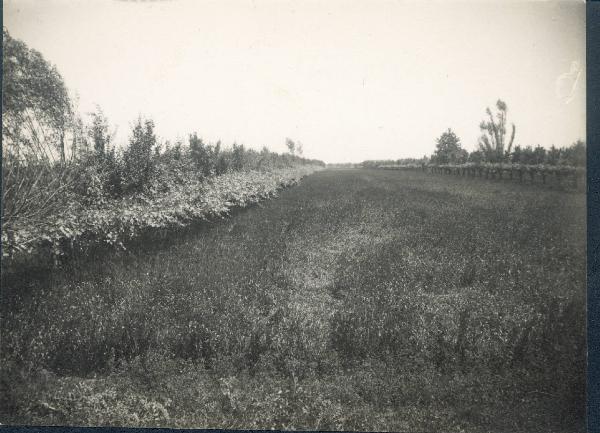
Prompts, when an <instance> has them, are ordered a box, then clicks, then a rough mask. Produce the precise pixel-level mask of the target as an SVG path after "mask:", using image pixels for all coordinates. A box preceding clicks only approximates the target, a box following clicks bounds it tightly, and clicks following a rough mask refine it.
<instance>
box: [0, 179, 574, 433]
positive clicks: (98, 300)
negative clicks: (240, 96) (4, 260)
mask: <svg viewBox="0 0 600 433" xmlns="http://www.w3.org/2000/svg"><path fill="white" fill-rule="evenodd" d="M23 284H25V283H23ZM31 284H38V285H39V286H40V287H38V289H37V291H31V290H29V291H27V293H29V295H27V296H28V297H27V298H26V299H25V297H24V298H23V299H22V300H20V301H15V302H16V303H14V304H11V305H12V307H11V311H9V312H4V316H5V318H4V319H3V327H5V328H6V329H7V330H9V331H10V332H7V335H10V341H7V342H6V343H5V347H6V348H7V351H6V352H7V353H9V355H6V356H5V358H6V360H7V365H8V367H6V368H7V369H8V370H10V369H11V368H14V369H17V368H21V366H22V365H34V366H43V368H44V369H43V371H41V372H40V371H36V370H35V369H33V370H29V372H28V373H27V374H22V378H21V379H18V380H17V379H12V380H13V382H11V383H10V387H11V388H12V391H11V392H10V393H8V397H7V399H8V402H7V403H6V404H7V405H8V406H7V405H5V408H7V409H5V415H3V416H4V417H5V418H6V419H8V420H10V419H14V420H18V421H19V422H23V421H25V422H30V423H40V424H52V423H58V424H78V425H81V424H116V425H123V424H126V425H144V426H149V425H159V426H175V427H210V428H271V427H275V428H280V429H296V430H299V429H301V430H305V429H309V430H310V429H314V430H331V429H344V430H356V429H358V430H371V431H373V430H394V431H434V430H437V431H439V430H444V431H477V432H479V431H482V432H483V431H486V432H487V431H515V432H516V431H544V432H548V431H578V430H581V429H582V425H583V424H582V412H581V410H582V409H583V406H582V405H583V404H584V400H583V398H584V397H583V386H584V383H585V376H584V373H583V365H584V359H585V357H584V353H585V341H584V332H585V320H584V317H585V316H584V311H585V302H584V299H585V196H584V195H583V194H578V193H569V192H561V191H556V190H551V189H543V188H540V187H535V186H527V185H517V184H514V183H508V182H497V181H496V182H493V181H484V180H475V181H473V180H471V179H468V178H454V177H451V176H442V175H431V174H424V173H420V172H402V171H376V170H325V171H322V172H319V173H316V174H313V175H311V176H309V177H307V178H306V179H304V180H303V181H302V183H301V184H300V185H299V186H297V187H294V188H290V189H288V190H285V191H283V192H282V193H281V195H280V197H279V198H277V199H274V200H271V201H268V202H264V203H262V204H261V205H260V206H256V207H254V208H252V209H248V210H245V211H242V212H240V213H238V214H237V215H235V216H233V217H232V218H230V219H228V220H225V221H222V222H217V223H212V224H209V225H208V226H207V227H204V228H202V229H199V230H195V231H194V232H191V233H188V235H187V236H186V237H185V238H184V239H179V240H177V241H171V242H169V243H167V244H164V245H153V246H149V247H147V248H145V249H144V250H140V251H136V252H135V253H131V254H128V255H119V256H115V257H112V258H107V259H106V260H102V261H99V262H98V263H96V264H95V265H94V266H91V267H90V266H86V267H85V268H82V269H74V270H72V271H71V272H69V273H68V274H67V275H55V276H54V278H52V280H51V282H49V283H46V284H41V285H40V283H31ZM32 292H33V294H31V293H32ZM19 302H20V304H19ZM40 312H44V314H40ZM25 341H27V342H28V343H27V344H24V342H25ZM27 363H29V364H27ZM41 383H43V386H41V385H40V384H41ZM34 390H42V391H40V392H36V391H34ZM0 406H1V404H0ZM106 407H113V408H115V410H111V411H106V410H104V409H103V408H106Z"/></svg>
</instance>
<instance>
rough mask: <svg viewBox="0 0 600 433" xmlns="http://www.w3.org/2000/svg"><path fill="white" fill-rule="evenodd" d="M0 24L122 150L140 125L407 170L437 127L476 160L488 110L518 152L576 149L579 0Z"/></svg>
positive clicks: (16, 10)
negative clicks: (402, 163) (99, 115)
mask: <svg viewBox="0 0 600 433" xmlns="http://www.w3.org/2000/svg"><path fill="white" fill-rule="evenodd" d="M3 19H4V26H5V27H6V28H7V29H8V31H9V33H10V34H11V35H12V36H13V37H15V38H18V39H21V40H23V41H24V42H25V43H26V44H27V45H28V46H29V47H31V48H35V49H36V50H38V51H40V52H41V53H42V54H43V55H44V57H45V58H46V59H47V60H48V61H49V62H51V63H52V64H54V65H56V67H57V68H58V70H59V72H60V73H61V75H62V76H63V78H64V80H65V83H66V85H67V87H68V88H69V89H70V91H71V92H72V93H73V94H76V95H78V99H79V110H80V111H81V112H82V113H87V112H90V111H93V110H94V107H95V106H96V104H97V105H99V106H100V107H101V108H102V110H103V111H104V113H105V115H106V116H107V117H108V119H109V121H110V123H111V124H112V125H114V127H115V128H116V130H117V135H116V141H117V142H120V143H125V142H126V141H127V139H128V136H129V131H130V129H131V124H132V123H133V121H135V119H137V118H138V116H143V117H149V118H152V119H153V120H154V122H155V123H156V131H157V134H158V135H159V136H160V137H161V139H168V140H170V141H171V142H173V141H175V140H176V139H178V138H180V139H181V138H186V137H187V136H188V134H189V133H191V132H197V133H198V134H199V135H200V136H201V137H203V138H204V139H205V141H209V142H216V141H217V140H219V139H220V140H222V141H223V143H225V144H231V143H233V142H234V141H235V142H237V143H243V144H245V145H246V146H249V147H252V148H256V149H260V148H262V147H263V146H267V147H268V148H270V149H271V150H274V151H278V152H283V151H285V149H286V148H285V139H286V137H290V138H292V139H293V140H296V141H300V142H301V143H302V144H303V147H304V153H305V155H306V156H307V157H311V158H318V159H321V160H323V161H325V162H360V161H363V160H367V159H398V158H406V157H417V158H418V157H422V156H424V155H430V154H431V153H432V152H433V151H434V149H435V140H436V138H437V137H439V136H440V135H441V134H442V133H443V132H444V131H445V130H447V129H448V128H452V129H453V130H454V131H455V132H456V134H457V135H458V136H459V137H460V139H461V142H462V145H463V147H464V148H466V149H467V150H469V151H471V150H475V149H476V148H477V140H478V137H479V135H480V130H479V123H480V122H481V121H482V120H484V118H485V116H486V115H485V109H486V107H488V106H489V107H493V106H494V105H495V102H496V100H497V99H499V98H500V99H502V100H504V101H505V102H506V103H507V105H508V120H509V122H511V123H512V122H514V123H515V125H516V138H515V144H520V145H522V146H525V145H536V144H540V145H542V146H544V147H550V146H551V145H553V144H554V145H557V146H565V145H569V144H571V143H573V142H574V141H576V140H577V139H585V82H586V79H585V4H584V3H583V2H582V1H578V0H568V1H561V2H550V1H506V0H487V1H484V0H473V1H469V2H452V1H419V2H417V1H392V0H369V1H367V0H327V1H322V0H215V1H213V0H163V1H158V0H157V1H150V0H146V1H143V0H142V1H133V0H130V1H126V0H87V1H86V0H77V1H76V0H37V1H36V0H4V8H3Z"/></svg>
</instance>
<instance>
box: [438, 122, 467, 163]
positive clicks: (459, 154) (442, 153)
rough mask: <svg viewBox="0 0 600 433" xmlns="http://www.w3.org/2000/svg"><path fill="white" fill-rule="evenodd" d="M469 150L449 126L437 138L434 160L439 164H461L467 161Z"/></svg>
mask: <svg viewBox="0 0 600 433" xmlns="http://www.w3.org/2000/svg"><path fill="white" fill-rule="evenodd" d="M468 155H469V154H468V152H467V151H466V150H464V149H463V148H462V147H461V144H460V139H459V138H458V136H457V135H456V134H455V133H454V131H452V129H450V128H448V130H447V131H446V132H444V133H443V134H442V135H440V137H439V138H438V139H437V140H436V149H435V153H434V154H433V158H432V160H433V161H434V162H435V163H437V164H461V163H463V162H466V161H467V157H468Z"/></svg>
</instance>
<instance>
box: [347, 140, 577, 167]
mask: <svg viewBox="0 0 600 433" xmlns="http://www.w3.org/2000/svg"><path fill="white" fill-rule="evenodd" d="M461 150H462V149H461ZM450 159H452V161H450ZM585 161H586V146H585V142H583V141H581V140H578V141H576V142H575V143H573V144H572V145H571V146H567V147H556V146H552V147H550V149H546V148H544V147H542V146H539V145H538V146H536V147H535V148H534V147H532V146H526V147H521V146H515V148H514V149H513V150H512V152H511V153H510V154H509V155H508V156H507V158H506V161H504V162H492V161H488V160H487V158H486V157H485V154H484V152H482V151H481V150H475V151H473V152H470V153H469V152H467V151H464V152H463V153H460V155H459V156H458V157H456V158H436V157H435V156H432V157H431V158H429V157H426V156H425V157H423V158H402V159H396V160H391V159H388V160H368V161H363V162H361V163H360V164H346V165H345V166H351V167H361V168H380V167H394V166H401V167H411V166H415V167H421V166H423V165H439V166H442V165H460V166H473V165H476V166H488V165H489V164H492V165H493V166H500V165H505V166H506V165H509V166H513V167H514V168H516V167H519V166H537V167H546V168H548V169H550V167H563V168H567V169H569V168H570V167H578V168H585Z"/></svg>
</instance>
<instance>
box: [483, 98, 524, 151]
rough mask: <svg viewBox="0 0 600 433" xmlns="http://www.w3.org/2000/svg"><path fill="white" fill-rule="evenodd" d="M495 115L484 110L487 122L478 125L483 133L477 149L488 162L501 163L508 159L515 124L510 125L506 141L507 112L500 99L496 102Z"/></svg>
mask: <svg viewBox="0 0 600 433" xmlns="http://www.w3.org/2000/svg"><path fill="white" fill-rule="evenodd" d="M496 109H497V112H496V115H495V116H494V114H492V110H490V108H489V107H488V108H486V110H485V112H486V113H487V115H488V120H483V121H482V122H481V123H480V124H479V129H481V132H482V133H483V134H482V135H481V137H480V138H479V148H480V149H481V151H482V152H483V153H484V155H485V157H486V160H487V161H489V162H502V161H504V160H506V159H508V158H509V157H510V153H511V149H512V145H513V142H514V140H515V124H514V123H513V124H511V133H510V136H509V137H508V140H507V132H508V131H507V129H506V128H507V123H506V122H507V120H506V118H507V112H508V107H507V106H506V103H505V102H504V101H502V100H500V99H498V101H496Z"/></svg>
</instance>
